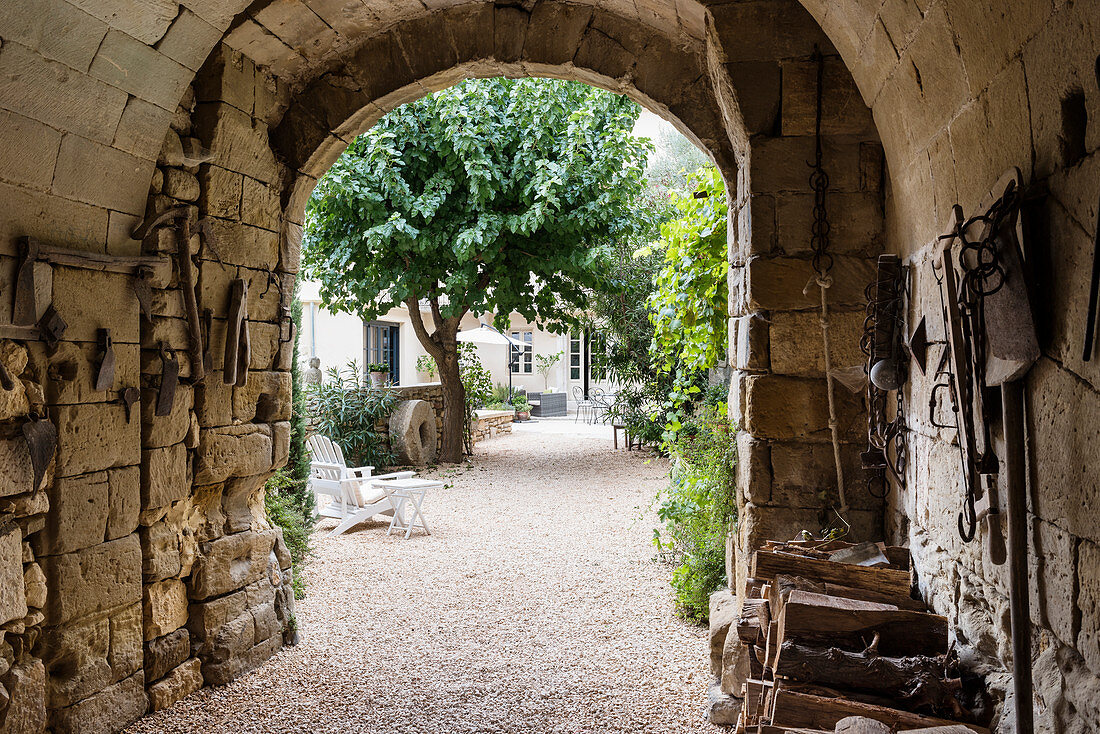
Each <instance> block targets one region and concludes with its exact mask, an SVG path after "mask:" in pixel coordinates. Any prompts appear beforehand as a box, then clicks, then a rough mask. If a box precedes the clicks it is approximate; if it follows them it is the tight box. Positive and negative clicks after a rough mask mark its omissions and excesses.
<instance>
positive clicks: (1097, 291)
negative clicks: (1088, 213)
mask: <svg viewBox="0 0 1100 734" xmlns="http://www.w3.org/2000/svg"><path fill="white" fill-rule="evenodd" d="M1097 301H1100V204H1097V205H1096V236H1095V240H1094V242H1093V246H1092V279H1091V280H1090V281H1089V310H1088V314H1087V316H1086V318H1085V356H1084V360H1085V361H1086V362H1088V361H1089V360H1091V359H1092V352H1093V345H1094V344H1095V340H1096V307H1097Z"/></svg>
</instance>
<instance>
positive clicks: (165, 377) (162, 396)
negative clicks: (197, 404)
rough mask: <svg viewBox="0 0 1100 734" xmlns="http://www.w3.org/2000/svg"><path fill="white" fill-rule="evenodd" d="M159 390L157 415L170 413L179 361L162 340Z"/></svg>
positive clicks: (178, 376)
mask: <svg viewBox="0 0 1100 734" xmlns="http://www.w3.org/2000/svg"><path fill="white" fill-rule="evenodd" d="M159 348H160V361H161V369H160V392H159V393H158V394H157V409H156V411H154V413H155V414H156V415H158V416H166V415H171V414H172V405H173V403H175V402H176V385H178V384H179V378H180V363H179V360H178V359H176V355H175V353H174V352H173V351H172V350H171V349H170V348H169V347H168V345H167V344H165V343H164V342H161V343H160V347H159Z"/></svg>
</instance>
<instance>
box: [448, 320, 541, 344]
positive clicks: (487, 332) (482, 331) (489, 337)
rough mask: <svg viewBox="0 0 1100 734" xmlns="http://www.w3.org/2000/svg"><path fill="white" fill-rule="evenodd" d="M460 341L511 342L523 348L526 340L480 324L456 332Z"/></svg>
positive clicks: (481, 342) (483, 342) (482, 342)
mask: <svg viewBox="0 0 1100 734" xmlns="http://www.w3.org/2000/svg"><path fill="white" fill-rule="evenodd" d="M457 336H458V340H459V341H460V342H478V343H479V344H511V345H512V346H513V347H516V348H518V349H523V348H524V347H526V346H527V342H525V341H522V340H520V339H516V338H515V337H514V336H508V335H507V334H504V333H501V332H500V331H498V330H497V329H495V328H493V327H492V326H490V325H489V324H485V323H483V324H481V325H480V326H478V327H477V328H476V329H466V330H465V331H460V332H458V335H457Z"/></svg>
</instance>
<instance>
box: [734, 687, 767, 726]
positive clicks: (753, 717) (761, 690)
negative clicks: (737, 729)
mask: <svg viewBox="0 0 1100 734" xmlns="http://www.w3.org/2000/svg"><path fill="white" fill-rule="evenodd" d="M771 689H772V684H771V681H765V680H753V679H751V678H750V679H749V680H748V681H746V682H745V690H744V695H743V696H742V698H743V700H744V704H743V705H742V707H741V713H742V714H744V716H745V726H756V725H757V724H759V723H760V717H761V715H762V714H763V712H764V703H765V702H766V701H767V698H768V692H769V691H771Z"/></svg>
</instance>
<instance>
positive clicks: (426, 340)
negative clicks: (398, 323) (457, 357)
mask: <svg viewBox="0 0 1100 734" xmlns="http://www.w3.org/2000/svg"><path fill="white" fill-rule="evenodd" d="M405 306H406V307H407V308H408V309H409V319H410V320H411V321H412V326H413V333H415V334H416V338H417V339H419V340H420V343H421V344H423V345H424V349H426V350H427V351H428V354H430V355H432V357H433V358H434V359H435V360H436V362H437V363H441V362H442V361H443V347H442V346H441V345H440V344H439V342H438V341H436V334H429V333H428V330H427V329H426V328H424V319H423V318H422V317H421V315H420V300H419V299H417V298H409V299H408V300H406V301H405ZM438 331H439V329H438V327H437V328H436V333H438Z"/></svg>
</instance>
